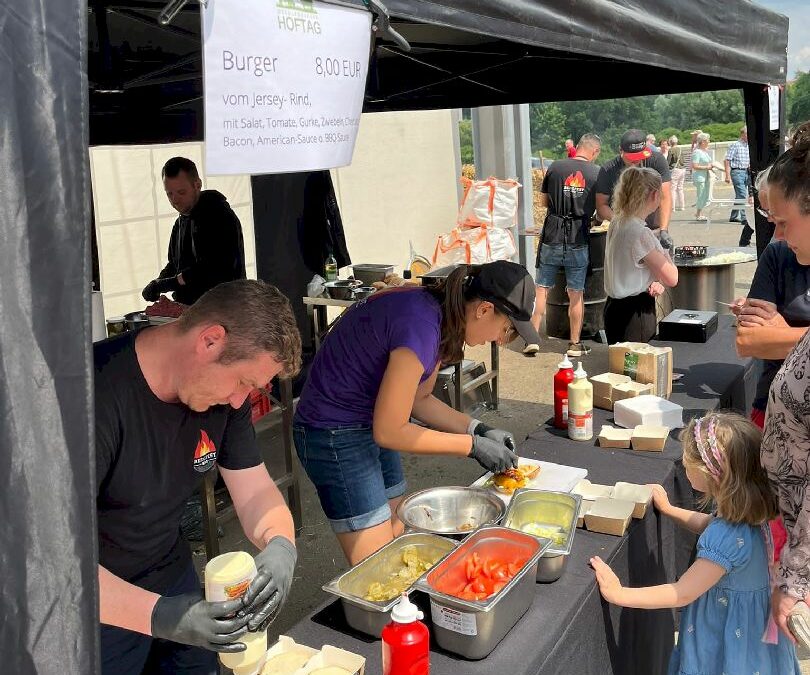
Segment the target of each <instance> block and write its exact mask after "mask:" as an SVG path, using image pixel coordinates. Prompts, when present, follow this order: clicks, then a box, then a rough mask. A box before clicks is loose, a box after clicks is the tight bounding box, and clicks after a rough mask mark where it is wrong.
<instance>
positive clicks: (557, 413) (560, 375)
mask: <svg viewBox="0 0 810 675" xmlns="http://www.w3.org/2000/svg"><path fill="white" fill-rule="evenodd" d="M557 368H559V370H558V371H557V372H556V373H555V374H554V426H555V427H557V428H558V429H568V385H569V384H570V383H571V382H573V381H574V364H573V363H571V362H570V361H569V360H568V355H567V354H566V355H565V356H563V360H562V361H560V362H559V363H558V364H557Z"/></svg>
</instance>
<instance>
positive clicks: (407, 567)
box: [365, 546, 436, 602]
mask: <svg viewBox="0 0 810 675" xmlns="http://www.w3.org/2000/svg"><path fill="white" fill-rule="evenodd" d="M435 564H436V560H426V559H425V558H420V557H419V551H418V550H417V549H416V547H415V546H406V547H405V548H403V549H402V567H399V568H398V569H396V570H394V571H393V572H391V575H390V577H389V578H388V579H386V580H385V581H382V582H380V581H375V582H373V583H371V584H369V587H368V591H366V595H365V598H366V600H371V601H373V602H387V601H388V600H391V599H392V598H395V597H397V596H398V595H399V594H400V593H402V592H403V591H404V590H406V589H407V588H408V587H409V586H410V585H411V584H412V583H413V582H414V581H416V580H417V579H418V578H419V577H421V576H422V574H424V573H425V572H427V571H428V570H429V569H430V568H431V567H433V565H435Z"/></svg>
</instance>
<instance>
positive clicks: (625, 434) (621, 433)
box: [599, 424, 633, 448]
mask: <svg viewBox="0 0 810 675" xmlns="http://www.w3.org/2000/svg"><path fill="white" fill-rule="evenodd" d="M632 435H633V430H632V429H617V428H616V427H612V426H610V425H609V424H604V425H602V429H601V431H600V432H599V447H601V448H629V447H630V440H631V437H632Z"/></svg>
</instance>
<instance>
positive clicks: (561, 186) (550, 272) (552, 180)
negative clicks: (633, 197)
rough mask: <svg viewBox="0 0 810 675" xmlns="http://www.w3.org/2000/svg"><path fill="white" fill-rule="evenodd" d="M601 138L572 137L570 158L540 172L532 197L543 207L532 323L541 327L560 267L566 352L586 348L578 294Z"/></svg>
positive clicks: (582, 285) (586, 350)
mask: <svg viewBox="0 0 810 675" xmlns="http://www.w3.org/2000/svg"><path fill="white" fill-rule="evenodd" d="M601 148H602V141H601V140H600V139H599V136H596V135H595V134H585V135H584V136H583V137H582V138H580V139H579V143H577V154H576V157H574V159H558V160H557V161H556V162H554V163H553V164H552V165H551V167H550V168H549V170H548V171H546V175H545V177H544V178H543V187H542V192H541V194H540V197H539V200H538V202H537V205H538V206H541V207H542V206H545V207H546V208H547V214H546V220H545V222H544V223H543V234H542V239H541V241H540V247H539V248H538V250H537V260H536V261H535V267H537V303H536V305H535V309H534V314H533V315H532V324H533V325H534V327H535V329H536V330H538V331H539V330H540V323H541V322H542V320H543V315H544V314H545V312H546V296H547V294H548V289H549V288H551V287H552V286H554V283H555V281H556V279H557V271H558V270H559V269H560V268H561V267H562V268H564V269H565V290H566V292H567V293H568V302H569V304H568V321H569V325H570V344H569V345H568V356H572V357H579V356H585V355H586V354H588V353H589V352H590V351H591V350H590V349H589V348H588V347H587V346H586V345H584V344H582V342H581V341H580V335H581V333H582V320H583V316H584V313H585V305H584V301H583V296H584V292H585V277H586V276H587V274H588V241H589V239H590V226H591V216H593V211H594V208H595V206H596V180H597V178H598V177H599V167H598V166H596V164H594V160H595V159H596V158H597V157H598V156H599V151H600V150H601ZM538 351H540V345H538V344H530V345H526V348H525V349H524V350H523V352H524V353H525V354H531V353H535V352H538Z"/></svg>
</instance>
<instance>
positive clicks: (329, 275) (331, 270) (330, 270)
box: [323, 251, 338, 281]
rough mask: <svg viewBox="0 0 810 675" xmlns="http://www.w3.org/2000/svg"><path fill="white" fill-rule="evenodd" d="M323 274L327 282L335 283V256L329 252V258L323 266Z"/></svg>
mask: <svg viewBox="0 0 810 675" xmlns="http://www.w3.org/2000/svg"><path fill="white" fill-rule="evenodd" d="M323 274H324V278H325V279H326V280H327V281H335V280H336V279H337V275H338V266H337V260H335V256H334V254H333V253H332V252H331V251H330V253H329V257H328V258H327V259H326V262H325V263H324V265H323Z"/></svg>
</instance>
